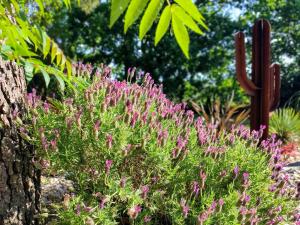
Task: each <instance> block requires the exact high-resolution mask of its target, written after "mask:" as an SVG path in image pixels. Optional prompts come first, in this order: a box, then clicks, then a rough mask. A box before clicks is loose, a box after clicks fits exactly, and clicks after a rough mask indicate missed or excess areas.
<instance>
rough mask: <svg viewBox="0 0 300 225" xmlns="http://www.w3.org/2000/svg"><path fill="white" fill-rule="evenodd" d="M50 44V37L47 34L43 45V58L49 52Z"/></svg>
mask: <svg viewBox="0 0 300 225" xmlns="http://www.w3.org/2000/svg"><path fill="white" fill-rule="evenodd" d="M50 46H51V39H50V37H49V36H47V39H46V45H45V48H44V58H46V56H47V55H48V54H49V52H50Z"/></svg>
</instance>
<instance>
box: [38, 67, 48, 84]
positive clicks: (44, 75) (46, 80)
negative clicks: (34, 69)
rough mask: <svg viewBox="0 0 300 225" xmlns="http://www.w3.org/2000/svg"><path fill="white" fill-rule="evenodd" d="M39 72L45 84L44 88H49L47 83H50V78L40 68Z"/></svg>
mask: <svg viewBox="0 0 300 225" xmlns="http://www.w3.org/2000/svg"><path fill="white" fill-rule="evenodd" d="M40 71H41V73H42V75H43V77H44V81H45V84H46V87H48V86H49V83H50V76H49V74H48V73H47V72H46V71H45V70H44V69H43V68H40Z"/></svg>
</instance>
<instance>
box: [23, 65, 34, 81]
mask: <svg viewBox="0 0 300 225" xmlns="http://www.w3.org/2000/svg"><path fill="white" fill-rule="evenodd" d="M24 70H25V78H26V80H27V82H30V81H31V80H32V78H33V65H32V64H31V63H29V62H25V66H24Z"/></svg>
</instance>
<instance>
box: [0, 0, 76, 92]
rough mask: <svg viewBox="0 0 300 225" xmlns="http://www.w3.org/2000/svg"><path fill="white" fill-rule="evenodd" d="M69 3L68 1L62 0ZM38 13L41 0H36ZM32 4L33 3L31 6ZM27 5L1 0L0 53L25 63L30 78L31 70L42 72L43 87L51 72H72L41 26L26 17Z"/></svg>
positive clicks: (63, 56)
mask: <svg viewBox="0 0 300 225" xmlns="http://www.w3.org/2000/svg"><path fill="white" fill-rule="evenodd" d="M64 2H65V4H66V5H67V6H69V4H70V2H69V1H64ZM36 4H37V6H38V7H39V10H40V12H41V14H43V13H44V11H45V10H44V7H43V2H42V1H36ZM32 7H33V6H32ZM26 13H28V8H27V7H26V6H25V5H23V4H21V3H18V2H15V1H2V2H1V4H0V27H1V28H0V29H1V32H0V40H2V41H1V50H0V55H1V56H2V57H4V58H5V59H9V60H16V61H17V62H19V63H21V64H23V65H24V66H25V75H26V79H27V81H28V82H29V81H30V80H31V79H32V78H33V75H34V74H38V73H41V74H42V76H43V78H44V81H45V84H46V87H47V86H48V85H49V81H50V75H55V77H56V78H57V79H58V80H61V79H62V78H61V77H63V76H64V74H63V72H62V71H63V70H64V69H66V70H67V73H68V74H69V75H71V62H70V60H68V59H67V57H66V56H65V55H64V54H63V52H62V50H61V49H60V48H59V47H58V45H57V44H56V43H55V42H54V41H53V40H52V39H51V38H50V37H49V36H48V35H47V33H46V32H45V31H44V29H42V28H40V27H38V26H36V25H31V24H30V22H29V20H28V19H27V17H26Z"/></svg>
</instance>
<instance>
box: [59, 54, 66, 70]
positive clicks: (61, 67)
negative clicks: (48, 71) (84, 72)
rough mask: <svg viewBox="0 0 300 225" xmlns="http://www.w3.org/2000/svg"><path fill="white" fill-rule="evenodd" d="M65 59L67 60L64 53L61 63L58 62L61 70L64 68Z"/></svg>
mask: <svg viewBox="0 0 300 225" xmlns="http://www.w3.org/2000/svg"><path fill="white" fill-rule="evenodd" d="M66 61H67V59H66V56H65V55H64V54H62V56H61V63H60V70H62V71H63V70H64V68H65V64H66Z"/></svg>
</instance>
